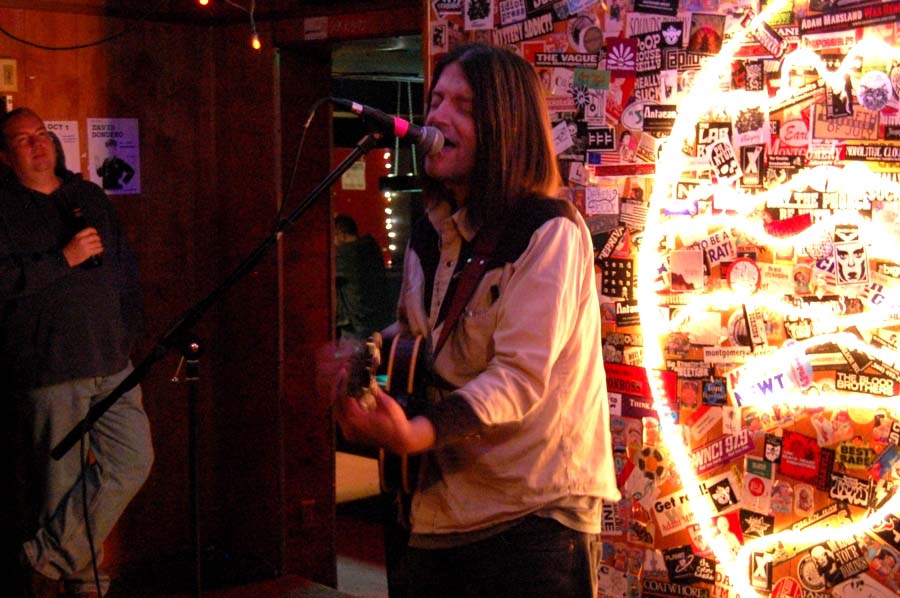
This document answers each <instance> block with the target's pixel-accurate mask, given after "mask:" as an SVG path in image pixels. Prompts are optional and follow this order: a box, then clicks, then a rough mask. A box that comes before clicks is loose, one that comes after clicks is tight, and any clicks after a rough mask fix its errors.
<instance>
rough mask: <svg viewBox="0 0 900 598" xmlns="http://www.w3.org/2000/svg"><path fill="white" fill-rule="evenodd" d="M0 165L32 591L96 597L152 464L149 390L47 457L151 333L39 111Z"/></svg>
mask: <svg viewBox="0 0 900 598" xmlns="http://www.w3.org/2000/svg"><path fill="white" fill-rule="evenodd" d="M0 160H2V161H3V162H4V163H5V164H6V165H8V166H9V168H10V172H9V173H8V174H7V176H5V177H4V178H3V179H2V180H0V375H2V378H3V379H2V388H4V389H5V391H6V393H7V395H8V397H7V398H8V399H10V400H11V402H12V403H13V404H14V406H15V410H16V414H17V417H18V425H17V428H18V430H20V432H21V438H19V439H17V440H18V441H19V443H20V451H19V454H20V455H21V458H22V459H23V462H24V463H23V467H22V470H23V471H24V472H25V475H26V480H25V492H26V493H27V494H26V497H27V499H26V500H25V501H24V502H25V504H27V505H29V507H30V509H29V510H30V512H28V513H26V514H25V515H24V517H23V520H24V527H25V528H26V529H25V532H24V533H25V537H24V539H23V543H22V545H21V550H20V553H19V559H20V564H21V569H22V572H23V580H22V581H23V584H22V585H23V586H24V590H25V594H24V595H25V596H29V597H50V596H58V595H60V592H63V593H64V595H66V596H73V597H74V596H97V595H98V594H100V593H104V594H105V593H106V589H107V587H108V585H109V580H108V579H107V578H106V577H105V576H102V575H95V574H94V573H95V570H94V565H95V564H99V562H100V561H101V560H102V544H103V541H104V539H105V538H106V537H107V535H108V534H109V532H110V530H111V529H112V527H113V525H114V524H115V523H116V521H117V520H118V519H119V517H120V515H121V514H122V512H123V510H124V509H125V507H126V506H127V505H128V503H129V502H130V501H131V499H132V498H133V497H134V495H135V494H136V493H137V491H138V490H139V489H140V488H141V486H142V485H143V483H144V481H145V480H146V479H147V476H148V475H149V472H150V469H151V465H152V462H153V456H154V455H153V447H152V444H151V437H150V426H149V422H148V419H147V415H146V413H145V412H144V408H143V405H142V397H141V390H140V387H139V386H136V387H135V388H133V389H131V390H130V391H128V392H126V393H125V394H124V395H123V396H122V397H120V399H119V400H118V401H117V402H115V403H114V404H113V405H112V407H110V408H109V410H108V411H107V412H106V413H105V414H104V415H103V416H102V417H101V418H99V419H98V420H97V421H96V423H95V424H94V426H93V428H92V429H91V431H90V432H89V433H88V434H87V435H85V437H84V440H85V443H84V444H82V445H80V446H79V445H76V446H75V447H73V448H72V450H70V451H68V452H67V453H66V454H65V455H64V456H63V457H62V458H61V459H60V460H58V461H57V460H55V459H53V458H51V456H50V451H51V450H52V449H53V448H54V447H55V446H56V445H57V444H58V443H59V442H60V441H61V440H62V439H63V437H64V436H65V435H66V434H67V433H68V432H69V431H70V430H71V429H72V428H74V427H75V426H76V424H78V423H79V422H80V421H81V420H82V419H83V418H84V417H85V415H86V414H87V413H88V410H89V408H90V407H91V406H92V405H94V404H95V403H97V402H98V401H100V400H102V399H103V398H104V397H106V396H107V395H108V394H109V393H110V391H112V390H113V389H114V388H116V387H117V386H118V385H119V383H120V382H121V381H122V380H123V379H124V378H125V377H126V376H127V375H128V374H129V373H130V372H131V371H132V366H131V362H130V358H129V356H130V353H131V351H132V349H133V347H134V345H135V342H136V340H137V339H138V338H139V337H140V334H141V332H142V325H141V320H142V294H141V288H140V284H139V280H138V271H137V265H136V263H135V259H134V256H133V254H132V252H131V249H130V248H129V246H128V242H127V239H126V237H125V234H124V232H123V230H122V228H121V227H120V225H119V223H118V220H117V218H116V214H115V211H114V209H113V206H112V204H111V203H110V202H109V200H108V199H107V197H106V195H105V194H104V193H103V191H102V190H101V189H100V188H99V187H98V186H97V185H94V184H93V183H90V182H87V181H84V180H82V178H81V177H80V176H78V175H73V174H71V173H68V172H66V173H64V177H63V178H61V177H60V176H59V175H58V174H57V172H56V170H55V168H56V152H55V150H54V145H53V141H52V139H51V137H50V134H49V132H48V131H47V129H46V127H45V126H44V122H43V120H42V119H41V118H40V117H39V116H38V115H37V114H36V113H35V112H33V111H32V110H30V109H28V108H19V109H16V110H14V111H12V112H10V113H8V114H6V115H4V116H3V117H2V118H0ZM97 258H99V259H97ZM88 451H89V452H90V458H89V456H88ZM82 459H84V461H85V462H82ZM85 496H86V497H87V501H86V503H87V505H86V506H85V501H84V498H83V497H85ZM88 524H89V525H88Z"/></svg>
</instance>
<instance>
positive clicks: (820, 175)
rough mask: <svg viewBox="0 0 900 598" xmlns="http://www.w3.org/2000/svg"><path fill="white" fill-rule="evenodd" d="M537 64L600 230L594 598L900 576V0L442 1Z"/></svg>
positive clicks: (438, 35) (569, 189) (744, 592)
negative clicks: (601, 418)
mask: <svg viewBox="0 0 900 598" xmlns="http://www.w3.org/2000/svg"><path fill="white" fill-rule="evenodd" d="M428 13H429V19H428V32H427V35H426V38H427V39H426V47H427V51H428V56H429V60H432V61H434V60H436V59H437V58H438V57H439V56H440V55H441V54H443V53H445V52H447V51H448V50H449V49H450V48H452V47H453V46H455V45H457V44H460V43H464V42H466V41H480V42H483V43H489V44H493V45H499V46H504V47H508V48H510V49H512V50H513V51H515V52H517V53H519V54H520V55H522V56H523V57H524V58H526V59H527V60H528V61H529V62H530V63H531V64H533V65H534V67H535V69H536V70H537V72H538V74H539V75H540V78H541V81H542V82H543V85H544V88H545V93H546V99H547V103H548V109H549V110H550V113H551V114H550V116H551V122H552V123H553V136H554V143H555V145H556V152H557V155H558V158H559V161H560V165H561V167H562V168H561V170H562V173H563V176H564V178H565V183H566V188H565V191H566V193H567V194H568V197H569V198H570V199H571V201H573V202H574V203H575V205H576V206H577V207H578V208H579V210H580V211H581V213H582V214H583V215H584V217H585V220H586V222H587V223H588V226H589V228H590V229H591V233H592V235H593V239H594V246H595V258H596V259H595V263H596V268H597V274H598V277H597V278H598V291H599V293H600V301H601V311H602V322H603V339H604V351H603V355H604V367H605V369H606V374H607V383H608V390H609V402H610V410H611V414H612V418H611V425H612V432H613V451H614V453H615V462H616V473H617V478H618V480H617V481H618V484H619V488H620V490H621V492H622V496H623V498H622V500H621V501H620V502H618V503H615V504H607V505H605V509H604V532H603V563H602V565H601V568H600V571H599V576H600V588H601V596H615V597H620V596H621V597H637V596H650V597H655V596H659V597H662V596H684V597H692V598H735V597H737V596H741V597H742V598H749V597H752V596H771V597H773V598H783V597H784V598H827V597H832V596H834V597H839V598H850V597H861V598H862V597H866V598H868V597H872V598H876V597H882V596H883V597H887V596H897V595H898V593H900V493H898V492H897V489H898V485H900V403H898V402H897V399H898V397H900V340H898V339H900V253H898V249H897V247H900V203H898V202H900V32H898V22H900V0H886V1H872V0H867V1H859V0H793V1H791V0H768V1H767V0H680V1H679V0H429V10H428Z"/></svg>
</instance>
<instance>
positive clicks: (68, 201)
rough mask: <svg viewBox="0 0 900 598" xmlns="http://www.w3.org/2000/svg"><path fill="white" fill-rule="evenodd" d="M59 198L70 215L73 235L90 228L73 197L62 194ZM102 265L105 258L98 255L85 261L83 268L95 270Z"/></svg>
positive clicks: (82, 264)
mask: <svg viewBox="0 0 900 598" xmlns="http://www.w3.org/2000/svg"><path fill="white" fill-rule="evenodd" d="M59 197H60V201H61V203H62V206H63V209H64V210H65V211H66V212H67V213H68V218H69V223H70V226H71V229H72V234H73V235H74V234H75V233H77V232H78V231H80V230H82V229H85V228H87V227H88V226H90V225H89V224H88V222H87V219H86V218H85V217H84V212H82V210H81V206H80V205H79V204H78V202H76V201H75V199H74V198H73V197H71V196H70V195H69V194H68V193H60V194H59ZM102 264H103V256H102V255H101V254H99V253H98V254H97V255H92V256H91V257H89V258H88V259H86V260H85V261H83V262H82V263H81V267H82V268H83V269H85V270H91V269H93V268H97V267H98V266H100V265H102Z"/></svg>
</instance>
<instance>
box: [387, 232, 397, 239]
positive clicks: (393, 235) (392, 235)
mask: <svg viewBox="0 0 900 598" xmlns="http://www.w3.org/2000/svg"><path fill="white" fill-rule="evenodd" d="M396 236H397V233H395V232H394V231H391V232H389V233H388V237H390V238H391V239H393V238H394V237H396Z"/></svg>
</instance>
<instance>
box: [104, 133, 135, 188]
mask: <svg viewBox="0 0 900 598" xmlns="http://www.w3.org/2000/svg"><path fill="white" fill-rule="evenodd" d="M118 148H119V144H118V143H117V142H116V140H115V139H110V140H109V141H107V142H106V149H107V151H108V152H109V156H107V157H106V159H105V160H103V164H101V165H100V168H98V169H97V175H98V176H99V177H101V178H102V179H103V188H104V189H112V190H117V189H121V188H122V185H123V184H125V185H127V184H128V183H130V182H131V179H132V178H133V177H134V168H132V167H131V165H130V164H129V163H128V162H126V161H125V160H123V159H122V158H120V157H119V156H118V155H117V154H116V152H117V151H118Z"/></svg>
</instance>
